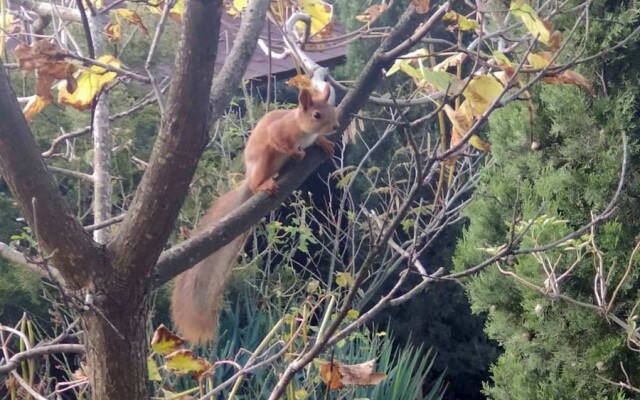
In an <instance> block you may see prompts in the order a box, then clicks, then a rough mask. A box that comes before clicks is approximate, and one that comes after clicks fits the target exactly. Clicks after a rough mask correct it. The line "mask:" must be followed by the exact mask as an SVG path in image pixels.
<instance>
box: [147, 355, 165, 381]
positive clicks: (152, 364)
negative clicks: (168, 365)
mask: <svg viewBox="0 0 640 400" xmlns="http://www.w3.org/2000/svg"><path fill="white" fill-rule="evenodd" d="M147 370H148V371H149V380H150V381H156V382H160V381H162V377H160V371H159V370H158V364H157V363H156V360H155V359H154V358H153V356H152V355H151V356H149V357H147Z"/></svg>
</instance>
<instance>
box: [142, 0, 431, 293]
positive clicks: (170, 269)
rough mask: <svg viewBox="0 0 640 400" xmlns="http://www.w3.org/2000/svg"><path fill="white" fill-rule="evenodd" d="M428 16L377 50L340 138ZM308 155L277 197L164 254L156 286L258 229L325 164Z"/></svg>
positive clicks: (349, 100) (407, 23)
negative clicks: (393, 54)
mask: <svg viewBox="0 0 640 400" xmlns="http://www.w3.org/2000/svg"><path fill="white" fill-rule="evenodd" d="M426 17H427V15H425V14H422V15H420V14H418V13H416V12H415V10H414V9H413V7H410V8H409V9H408V10H407V11H406V12H405V13H404V15H403V16H402V17H401V19H400V21H399V22H398V24H397V25H396V27H395V28H394V29H393V30H392V31H391V32H390V34H389V36H388V37H387V38H386V39H385V40H384V41H383V43H382V44H381V46H380V48H379V49H378V50H376V52H375V53H374V54H373V56H372V57H371V59H370V60H369V62H368V63H367V64H366V65H365V67H364V69H363V71H362V73H361V74H360V76H359V77H358V79H357V81H356V85H355V86H354V88H353V90H351V91H350V92H349V93H348V94H347V96H346V97H345V98H344V99H343V101H342V103H341V104H340V107H339V108H338V112H339V116H338V118H339V121H340V126H341V127H340V128H339V129H338V132H337V133H338V134H340V133H341V132H342V131H343V130H344V127H346V126H347V125H348V124H349V122H350V121H351V119H352V118H353V116H354V115H355V114H356V113H357V112H358V111H359V110H360V109H361V108H362V107H363V106H364V104H365V103H366V101H367V99H368V97H369V95H370V94H371V92H373V90H374V89H375V87H376V85H377V83H378V82H380V81H381V74H382V69H383V68H389V67H390V66H391V64H392V63H393V60H390V59H384V57H383V56H382V55H383V54H384V53H386V52H388V51H390V50H391V49H393V48H395V47H396V46H397V45H399V44H400V43H402V42H403V41H404V40H406V39H407V38H408V37H409V36H410V35H411V34H412V33H413V32H414V31H415V30H416V28H417V27H418V26H419V25H420V24H421V23H422V22H423V21H424V20H425V19H426ZM306 153H307V155H306V156H305V157H304V159H302V160H301V161H299V162H292V163H289V165H288V166H285V168H284V170H283V172H282V174H281V178H280V179H279V180H278V183H279V184H280V192H279V194H278V195H277V196H275V197H268V196H266V195H264V194H258V195H256V196H254V197H253V198H251V199H250V200H249V201H247V202H246V203H244V204H242V205H241V206H239V207H238V209H236V211H234V212H233V213H231V214H229V216H227V217H226V218H224V219H223V220H222V221H220V223H219V224H217V225H216V226H215V227H212V228H209V229H207V230H205V231H203V232H202V233H201V234H199V235H197V236H195V237H193V238H191V239H189V240H187V241H185V242H183V243H181V244H179V245H178V246H175V247H174V248H172V249H170V250H168V251H166V252H164V253H163V254H162V256H161V257H160V260H159V261H158V265H157V267H156V271H155V272H154V274H153V275H152V277H151V278H152V284H153V285H154V286H159V285H162V284H163V283H165V282H167V281H169V280H171V279H172V278H173V277H174V276H176V275H178V274H179V273H181V272H183V271H185V270H187V269H189V268H190V267H191V266H193V265H194V264H195V263H197V262H198V261H200V260H202V259H203V258H204V257H206V256H207V255H209V254H211V253H212V252H214V251H216V250H217V249H219V248H221V247H222V246H224V245H225V244H227V243H229V242H230V241H231V240H233V239H234V238H235V237H236V236H238V235H239V234H241V233H242V232H245V231H246V230H247V229H249V228H251V227H252V226H253V225H255V224H256V223H257V222H258V221H260V219H261V218H262V217H264V216H265V215H266V214H268V213H269V212H270V211H271V210H274V209H275V208H277V207H278V206H279V205H280V204H281V203H282V201H284V200H285V199H286V198H287V197H288V196H289V194H290V193H291V192H292V191H293V190H294V189H296V188H297V187H299V186H300V184H302V182H304V180H305V179H306V178H307V177H308V176H309V175H311V173H312V172H313V171H314V170H315V169H316V168H317V167H318V166H319V165H320V164H321V163H322V162H323V161H324V160H325V157H324V153H323V152H322V151H320V150H319V149H318V148H316V147H313V148H309V149H307V150H306Z"/></svg>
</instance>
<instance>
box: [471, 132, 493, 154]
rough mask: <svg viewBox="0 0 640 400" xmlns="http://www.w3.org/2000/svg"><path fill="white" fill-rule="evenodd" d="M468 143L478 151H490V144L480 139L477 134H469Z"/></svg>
mask: <svg viewBox="0 0 640 400" xmlns="http://www.w3.org/2000/svg"><path fill="white" fill-rule="evenodd" d="M469 144H470V145H472V146H473V147H475V148H476V149H478V150H480V151H484V152H485V153H488V152H490V151H491V145H490V144H489V143H487V142H485V141H484V140H482V139H480V137H479V136H478V135H473V136H471V138H470V139H469Z"/></svg>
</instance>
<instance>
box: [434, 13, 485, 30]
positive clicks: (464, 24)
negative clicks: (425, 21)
mask: <svg viewBox="0 0 640 400" xmlns="http://www.w3.org/2000/svg"><path fill="white" fill-rule="evenodd" d="M442 20H444V21H451V22H453V23H455V24H457V26H458V29H460V30H461V31H471V30H474V29H477V28H479V27H480V25H478V23H477V22H476V21H474V20H472V19H469V18H467V17H465V16H464V15H460V14H458V13H457V12H455V11H449V12H448V13H446V14H445V15H444V17H442Z"/></svg>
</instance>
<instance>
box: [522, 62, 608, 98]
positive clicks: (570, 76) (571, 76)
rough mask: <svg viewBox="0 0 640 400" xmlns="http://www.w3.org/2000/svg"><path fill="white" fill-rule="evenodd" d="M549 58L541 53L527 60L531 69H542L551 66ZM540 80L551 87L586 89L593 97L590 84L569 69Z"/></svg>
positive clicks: (593, 93)
mask: <svg viewBox="0 0 640 400" xmlns="http://www.w3.org/2000/svg"><path fill="white" fill-rule="evenodd" d="M551 58H552V55H551V54H550V53H549V52H545V51H541V52H539V53H531V54H529V56H528V57H527V60H528V61H529V64H531V66H532V67H533V68H535V69H543V68H546V67H547V66H549V65H551V66H553V65H552V64H550V62H551ZM542 80H543V81H544V83H548V84H551V85H558V84H567V85H576V86H580V87H583V88H585V89H587V90H588V91H589V93H590V94H591V95H592V96H595V92H594V91H593V87H591V84H590V83H589V81H588V80H587V78H585V77H584V76H582V75H580V74H579V73H577V72H575V71H573V70H570V69H568V70H565V71H563V72H562V73H560V74H559V75H556V76H545V77H544V78H543V79H542Z"/></svg>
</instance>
